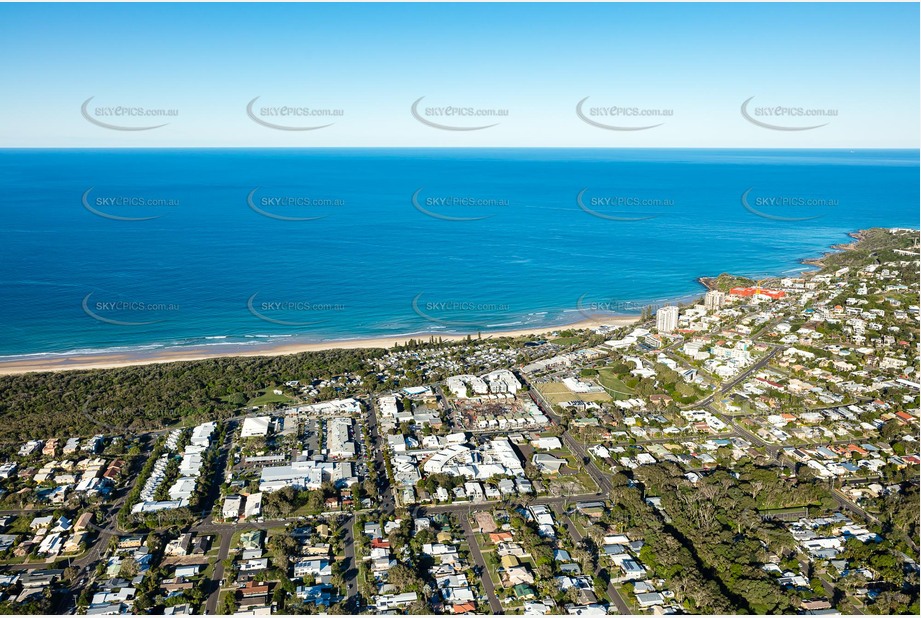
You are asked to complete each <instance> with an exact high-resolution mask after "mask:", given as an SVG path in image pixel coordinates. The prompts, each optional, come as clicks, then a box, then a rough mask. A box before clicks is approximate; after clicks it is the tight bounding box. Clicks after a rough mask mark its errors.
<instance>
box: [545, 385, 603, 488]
mask: <svg viewBox="0 0 921 618" xmlns="http://www.w3.org/2000/svg"><path fill="white" fill-rule="evenodd" d="M529 393H530V394H531V396H532V398H533V399H534V402H535V403H536V404H537V405H538V407H539V408H540V409H541V411H542V412H543V413H544V414H546V415H547V416H548V417H549V418H550V419H552V420H553V422H554V423H556V424H557V425H560V417H559V416H557V415H556V414H555V413H554V412H553V406H551V405H550V402H548V401H547V400H546V399H544V396H543V395H542V394H541V393H540V391H538V390H537V389H534V388H532V389H531V390H530V391H529ZM563 442H565V443H566V446H567V447H569V450H570V451H572V452H573V453H574V454H575V455H576V456H578V457H579V458H580V459H581V461H582V462H584V465H585V470H586V472H588V474H589V476H591V477H592V480H593V481H595V485H597V486H598V491H599V492H604V493H605V494H608V493H610V492H611V490H612V489H614V486H613V485H612V484H611V481H610V480H609V479H608V477H607V476H605V475H604V473H603V472H602V471H601V470H599V469H598V466H596V465H595V462H594V461H592V458H591V457H589V455H588V452H586V450H585V447H584V446H582V445H581V444H580V443H579V441H578V440H576V439H575V438H573V437H572V436H571V435H570V434H569V432H568V431H564V432H563Z"/></svg>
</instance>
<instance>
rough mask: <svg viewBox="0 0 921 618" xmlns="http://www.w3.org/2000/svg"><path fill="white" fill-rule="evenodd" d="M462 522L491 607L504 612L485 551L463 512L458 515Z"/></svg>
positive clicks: (495, 610) (494, 611) (500, 612)
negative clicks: (481, 548)
mask: <svg viewBox="0 0 921 618" xmlns="http://www.w3.org/2000/svg"><path fill="white" fill-rule="evenodd" d="M458 519H459V520H460V523H461V527H462V528H463V529H464V534H465V535H467V544H468V545H470V555H471V557H472V558H473V562H474V563H475V564H476V565H477V566H478V567H479V568H480V573H481V574H482V577H480V581H482V582H483V587H484V588H485V589H486V596H487V597H489V607H490V609H492V613H493V614H502V613H503V611H502V604H501V603H499V598H498V597H497V596H496V588H495V586H493V583H492V577H491V576H490V575H489V569H488V568H487V567H486V559H485V558H483V553H482V552H481V551H480V544H479V543H477V540H476V536H475V535H474V534H473V527H472V526H471V525H470V519H469V518H467V517H466V516H464V515H463V514H462V515H461V516H460V517H458Z"/></svg>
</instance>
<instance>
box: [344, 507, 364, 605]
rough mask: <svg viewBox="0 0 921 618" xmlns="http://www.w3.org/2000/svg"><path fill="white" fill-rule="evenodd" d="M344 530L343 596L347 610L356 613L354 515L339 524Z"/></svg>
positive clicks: (358, 602) (359, 602)
mask: <svg viewBox="0 0 921 618" xmlns="http://www.w3.org/2000/svg"><path fill="white" fill-rule="evenodd" d="M341 526H342V527H343V530H344V534H343V536H342V543H343V547H344V550H343V551H344V552H345V558H344V559H343V560H342V578H343V579H344V580H345V597H346V607H347V608H348V611H350V612H354V613H358V611H359V608H360V607H361V599H360V598H359V596H358V563H357V562H356V561H355V530H354V528H355V516H354V515H349V516H348V518H347V519H346V520H345V521H344V522H343V523H342V524H341Z"/></svg>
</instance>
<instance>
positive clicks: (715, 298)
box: [704, 290, 726, 311]
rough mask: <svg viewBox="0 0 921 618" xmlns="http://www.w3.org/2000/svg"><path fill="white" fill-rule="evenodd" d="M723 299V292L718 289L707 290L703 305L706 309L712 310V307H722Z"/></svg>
mask: <svg viewBox="0 0 921 618" xmlns="http://www.w3.org/2000/svg"><path fill="white" fill-rule="evenodd" d="M725 301H726V293H725V292H720V291H719V290H710V291H709V292H707V295H706V296H704V307H705V308H706V309H707V310H708V311H713V310H714V309H719V308H720V307H722V306H723V303H724V302H725Z"/></svg>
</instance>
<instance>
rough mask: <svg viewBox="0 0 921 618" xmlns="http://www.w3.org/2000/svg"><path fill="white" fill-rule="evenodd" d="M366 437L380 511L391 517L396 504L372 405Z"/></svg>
mask: <svg viewBox="0 0 921 618" xmlns="http://www.w3.org/2000/svg"><path fill="white" fill-rule="evenodd" d="M368 436H369V437H370V438H371V444H370V447H371V449H372V450H373V453H374V468H375V470H376V472H377V474H376V476H377V495H378V498H379V504H380V509H381V510H382V511H383V512H384V513H385V514H387V515H393V514H394V512H395V511H396V503H395V502H394V499H393V490H392V488H391V486H390V477H389V476H388V475H387V466H386V465H385V464H384V448H386V441H381V436H380V433H378V430H377V410H375V408H374V404H373V403H372V404H371V405H370V413H369V414H368Z"/></svg>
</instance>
